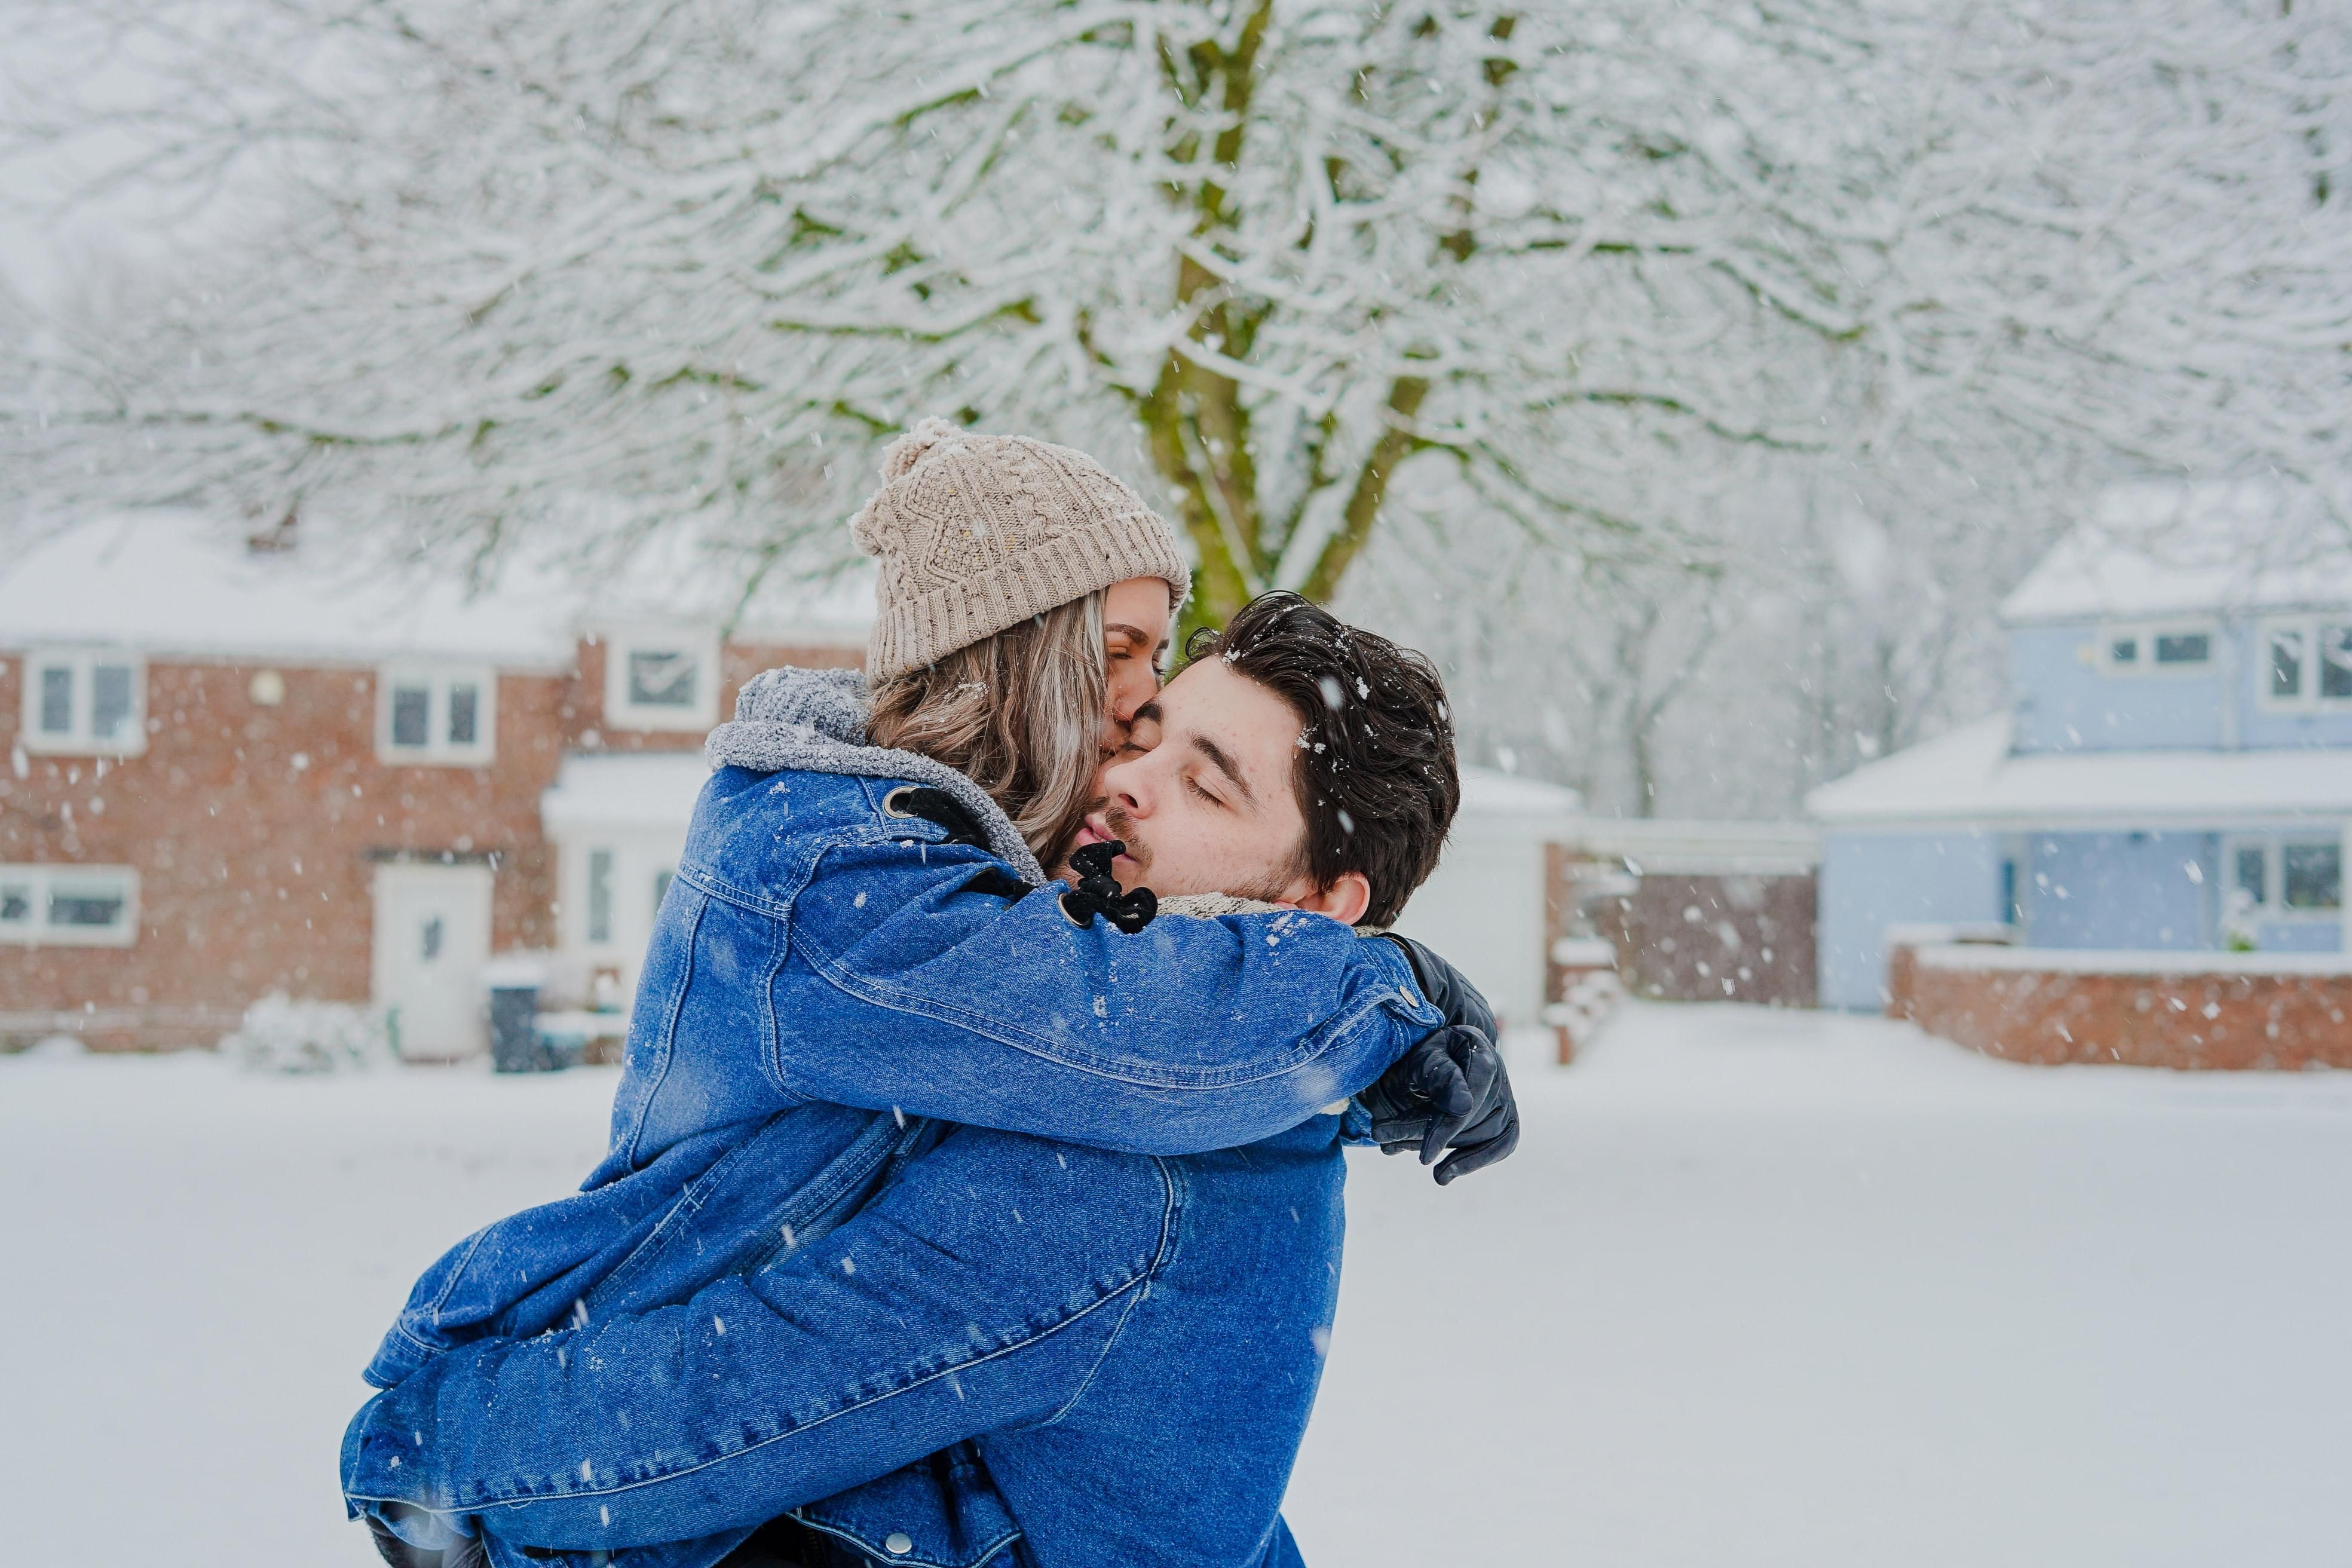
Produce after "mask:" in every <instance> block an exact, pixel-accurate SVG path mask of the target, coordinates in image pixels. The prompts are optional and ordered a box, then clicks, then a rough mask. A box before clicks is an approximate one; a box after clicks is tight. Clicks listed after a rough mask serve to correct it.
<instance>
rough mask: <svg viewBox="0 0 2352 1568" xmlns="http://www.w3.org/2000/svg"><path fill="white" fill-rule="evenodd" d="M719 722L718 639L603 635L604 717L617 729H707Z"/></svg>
mask: <svg viewBox="0 0 2352 1568" xmlns="http://www.w3.org/2000/svg"><path fill="white" fill-rule="evenodd" d="M718 721H719V640H718V638H716V637H711V636H709V635H707V634H699V633H693V632H622V633H616V634H614V635H612V636H610V637H606V638H605V639H604V722H605V724H606V725H608V726H609V727H611V728H613V729H615V730H707V729H709V727H710V726H711V725H713V724H715V723H717V722H718Z"/></svg>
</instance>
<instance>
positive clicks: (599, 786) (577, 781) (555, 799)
mask: <svg viewBox="0 0 2352 1568" xmlns="http://www.w3.org/2000/svg"><path fill="white" fill-rule="evenodd" d="M709 778H710V764H709V763H707V762H705V761H704V760H703V757H702V753H701V752H699V751H693V752H606V753H603V754H599V755H594V756H583V755H580V754H578V753H576V752H575V753H573V754H572V755H570V756H567V757H565V758H564V759H563V763H562V767H560V768H559V769H557V770H556V774H555V783H554V784H553V785H552V786H551V787H550V788H549V790H548V792H547V793H546V794H545V795H541V796H540V797H539V814H540V818H541V821H543V822H545V823H546V824H547V826H550V827H648V828H674V829H676V830H677V831H678V832H680V833H683V832H685V831H686V825H687V821H688V818H689V817H691V816H693V815H694V803H695V802H696V801H697V800H698V799H699V798H700V797H701V795H702V786H703V785H704V784H706V783H708V782H709Z"/></svg>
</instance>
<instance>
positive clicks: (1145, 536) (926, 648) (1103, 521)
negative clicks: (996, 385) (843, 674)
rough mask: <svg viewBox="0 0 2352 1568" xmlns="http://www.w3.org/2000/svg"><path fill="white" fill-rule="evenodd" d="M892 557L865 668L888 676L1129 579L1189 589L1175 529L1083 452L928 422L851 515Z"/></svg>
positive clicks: (874, 551) (875, 550) (890, 454)
mask: <svg viewBox="0 0 2352 1568" xmlns="http://www.w3.org/2000/svg"><path fill="white" fill-rule="evenodd" d="M849 528H850V533H851V536H852V537H853V538H855V539H856V541H857V548H858V549H860V550H862V551H864V552H866V554H868V555H871V556H874V557H875V558H876V559H877V561H878V562H879V563H880V565H881V574H880V579H879V581H878V582H877V584H876V588H875V614H874V634H873V637H872V639H871V640H870V641H869V643H868V644H867V647H866V678H867V679H869V680H871V681H873V682H875V683H876V684H877V685H878V684H880V683H881V682H883V681H885V680H887V679H890V678H891V677H893V676H897V675H904V674H905V673H906V672H907V671H908V670H910V669H919V668H922V667H923V666H924V665H927V664H929V663H932V662H933V661H934V660H936V659H938V658H940V657H941V656H943V655H946V654H950V653H953V652H954V651H955V650H956V649H957V648H960V647H968V646H970V645H971V644H972V643H976V642H978V641H980V640H981V639H982V637H992V636H994V635H995V634H996V633H998V632H1001V631H1003V630H1004V628H1005V627H1007V626H1018V625H1020V624H1021V623H1022V622H1023V621H1024V620H1026V619H1028V618H1029V617H1030V616H1035V615H1042V614H1044V613H1045V611H1047V610H1051V609H1055V608H1057V607H1059V606H1060V605H1066V604H1068V603H1069V602H1070V601H1072V600H1073V599H1079V598H1083V597H1085V596H1086V595H1088V594H1091V593H1094V592H1096V591H1097V589H1102V588H1108V587H1109V586H1110V585H1111V584H1114V583H1124V582H1126V581H1127V580H1128V579H1129V578H1130V577H1157V578H1159V579H1160V580H1161V581H1162V582H1164V583H1166V584H1168V603H1169V605H1170V606H1171V608H1173V607H1175V606H1177V605H1181V604H1182V603H1183V602H1184V596H1185V595H1187V594H1189V593H1191V592H1192V571H1191V569H1190V568H1189V567H1187V566H1186V565H1185V564H1184V556H1183V552H1182V551H1181V549H1180V548H1179V547H1178V544H1177V540H1176V530H1175V529H1174V528H1173V527H1172V526H1171V525H1170V523H1169V521H1168V520H1167V519H1166V518H1163V517H1161V516H1160V514H1159V513H1158V512H1155V511H1153V510H1151V509H1150V507H1148V506H1146V505H1144V504H1143V499H1142V498H1141V497H1140V496H1139V495H1137V494H1136V493H1135V492H1134V491H1133V490H1132V489H1129V488H1128V487H1127V486H1126V485H1125V484H1124V483H1122V482H1120V481H1119V480H1118V479H1116V478H1114V477H1112V475H1111V474H1110V473H1109V471H1108V470H1107V469H1106V468H1103V466H1102V465H1101V464H1100V463H1097V462H1096V461H1095V460H1094V459H1093V458H1089V457H1087V455H1086V454H1085V453H1084V452H1076V451H1072V450H1071V449H1070V448H1069V447H1055V446H1053V445H1050V444H1049V443H1047V442H1044V441H1034V440H1031V439H1030V438H1029V437H1025V436H985V435H982V434H980V433H979V432H977V431H971V430H965V429H962V428H961V427H960V426H955V425H952V424H950V423H949V422H948V421H947V420H944V419H926V420H923V421H922V422H921V423H920V424H918V425H917V426H915V427H914V428H913V429H912V430H909V431H908V432H907V434H905V435H904V436H901V437H898V439H897V440H896V441H893V442H891V443H890V446H889V448H888V449H887V451H885V452H884V453H883V454H882V488H881V489H877V490H876V491H875V492H874V494H873V495H872V496H871V497H869V498H868V499H867V500H866V505H865V506H864V507H863V508H861V509H860V510H859V511H858V513H857V516H856V518H855V519H853V520H852V521H851V522H850V525H849Z"/></svg>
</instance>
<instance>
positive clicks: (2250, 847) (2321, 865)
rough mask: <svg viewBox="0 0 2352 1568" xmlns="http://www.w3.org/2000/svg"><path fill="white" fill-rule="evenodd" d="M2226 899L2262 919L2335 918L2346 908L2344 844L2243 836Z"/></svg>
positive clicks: (2233, 856) (2235, 849) (2232, 860)
mask: <svg viewBox="0 0 2352 1568" xmlns="http://www.w3.org/2000/svg"><path fill="white" fill-rule="evenodd" d="M2229 865H2230V888H2229V892H2228V895H2227V896H2228V899H2229V900H2230V902H2231V905H2232V906H2233V908H2234V909H2236V910H2239V911H2241V912H2242V913H2245V914H2248V915H2255V916H2259V917H2260V918H2262V919H2263V920H2271V921H2276V920H2297V919H2314V918H2320V919H2332V918H2334V917H2335V915H2336V913H2337V912H2338V911H2339V910H2342V909H2343V907H2344V845H2343V841H2342V840H2341V839H2336V838H2287V839H2276V838H2273V839H2254V838H2241V839H2237V840H2234V841H2232V843H2231V846H2230V853H2229Z"/></svg>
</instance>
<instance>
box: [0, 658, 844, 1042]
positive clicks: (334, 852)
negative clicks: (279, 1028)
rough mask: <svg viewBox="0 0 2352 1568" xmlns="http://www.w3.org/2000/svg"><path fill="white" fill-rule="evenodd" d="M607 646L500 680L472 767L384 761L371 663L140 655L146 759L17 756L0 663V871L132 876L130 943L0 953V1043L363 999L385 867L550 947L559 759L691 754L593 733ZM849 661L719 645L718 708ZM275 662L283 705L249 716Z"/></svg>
mask: <svg viewBox="0 0 2352 1568" xmlns="http://www.w3.org/2000/svg"><path fill="white" fill-rule="evenodd" d="M603 658H604V655H603V649H602V647H601V646H600V645H598V644H596V643H594V642H593V641H589V642H583V643H582V644H581V645H580V647H579V650H578V663H577V667H576V668H574V669H572V670H570V671H565V672H562V673H551V674H518V673H507V674H502V675H500V676H499V687H498V720H497V723H498V729H497V742H498V744H497V750H496V752H495V754H494V756H493V758H492V760H491V762H490V763H488V764H487V765H485V766H482V767H478V768H477V767H416V766H402V765H391V764H387V763H383V762H381V761H379V760H378V758H377V755H376V746H375V724H376V696H375V684H376V672H375V670H374V669H373V668H357V667H353V668H331V667H312V668H300V667H296V666H289V665H279V664H272V665H268V666H264V665H261V664H226V663H193V662H176V663H175V662H171V661H167V660H163V659H156V660H152V661H150V662H149V664H148V666H147V691H146V700H147V716H148V719H149V721H150V726H151V731H152V733H151V734H150V736H149V738H148V745H147V750H146V752H145V753H144V754H143V755H141V756H137V757H131V758H125V759H121V760H99V759H93V758H89V757H44V756H37V755H34V756H26V757H25V758H24V764H25V776H24V777H22V778H19V777H18V776H17V775H16V769H15V767H14V766H13V765H12V764H13V763H14V760H15V753H16V731H17V726H18V725H19V723H20V722H21V721H22V715H23V699H22V691H21V682H22V679H23V672H24V668H25V667H24V661H23V660H22V659H21V658H18V657H16V655H15V654H14V653H13V652H10V653H0V861H33V862H49V863H77V862H79V863H83V864H100V865H127V866H131V867H134V868H137V870H138V871H139V873H140V930H139V935H138V940H137V941H136V942H134V943H133V944H132V945H131V946H130V947H128V948H93V947H38V948H26V947H19V946H14V945H8V946H0V1037H8V1036H13V1037H18V1038H22V1037H30V1036H37V1035H39V1034H46V1033H49V1032H52V1031H53V1030H55V1029H58V1028H60V1027H63V1028H69V1029H73V1030H75V1031H76V1032H78V1033H80V1034H82V1035H83V1036H84V1037H86V1038H87V1039H88V1040H89V1043H90V1044H91V1045H92V1046H94V1047H100V1048H125V1047H182V1046H191V1045H208V1044H210V1043H211V1042H212V1041H214V1040H215V1039H217V1038H219V1037H220V1036H221V1035H222V1034H223V1033H225V1032H226V1030H227V1029H228V1028H229V1027H231V1026H234V1025H235V1023H236V1018H237V1016H239V1015H240V1014H241V1013H242V1011H243V1009H244V1007H245V1005H247V1003H249V1002H251V1001H252V1000H254V999H255V998H257V997H258V996H261V995H263V994H267V993H268V992H270V991H273V990H275V991H284V992H287V993H289V994H292V995H296V996H300V997H313V998H319V999H323V1000H331V1001H363V1000H365V999H366V997H367V994H368V988H369V981H370V974H369V969H370V955H371V939H372V926H373V877H374V870H375V867H376V865H377V864H378V863H379V862H380V861H382V860H383V859H386V858H397V857H401V856H415V857H425V858H467V859H471V860H476V861H479V862H484V863H488V864H489V865H490V866H491V867H492V868H493V873H494V874H493V879H492V887H493V889H494V890H493V894H492V914H491V921H492V930H491V946H492V948H493V950H494V951H503V950H506V949H509V948H535V947H546V946H550V945H551V944H552V943H553V942H554V940H555V925H554V914H553V904H554V900H555V868H554V865H553V859H552V856H551V850H550V847H549V845H548V843H547V841H546V839H545V838H544V837H543V836H542V834H541V827H540V820H539V801H540V796H541V795H542V794H543V793H544V792H545V791H546V789H547V788H548V786H549V785H550V784H552V783H553V782H554V779H555V773H556V770H557V768H558V767H559V765H560V764H561V763H562V758H563V756H564V754H565V752H568V751H572V750H575V749H580V748H582V747H583V742H586V741H587V740H589V739H590V738H591V737H592V735H593V743H594V749H597V750H606V751H612V750H673V749H674V750H685V749H690V748H694V747H698V746H699V745H700V744H701V739H702V738H701V735H700V734H699V733H691V734H688V733H646V732H638V731H614V730H612V729H610V728H609V727H606V726H604V725H603V724H602V722H601V720H602V710H603V692H604V684H603V683H604V663H603ZM858 662H859V660H858V658H857V657H856V654H855V653H853V652H850V651H848V650H844V649H838V648H821V647H820V648H793V647H780V646H772V645H763V646H745V645H731V644H730V645H729V646H728V647H726V648H725V649H724V650H723V652H722V656H721V661H720V674H721V680H722V690H721V692H720V712H721V714H722V715H724V714H728V713H731V712H732V711H733V707H734V700H735V693H736V690H737V689H738V688H739V687H740V684H741V682H742V681H743V680H745V679H749V678H750V677H751V675H753V674H756V673H757V672H758V671H760V670H762V669H766V668H771V667H772V666H774V665H776V664H780V663H797V664H804V665H824V666H855V665H856V664H857V663H858ZM262 668H270V669H274V670H276V671H277V672H278V674H279V676H280V677H281V678H282V679H283V681H284V688H285V696H284V700H282V701H281V702H279V703H278V704H276V705H274V706H265V705H262V704H259V703H257V702H256V701H255V700H253V697H252V695H251V687H252V683H253V677H254V676H255V675H256V674H257V673H258V672H259V671H260V670H261V669H262Z"/></svg>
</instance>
